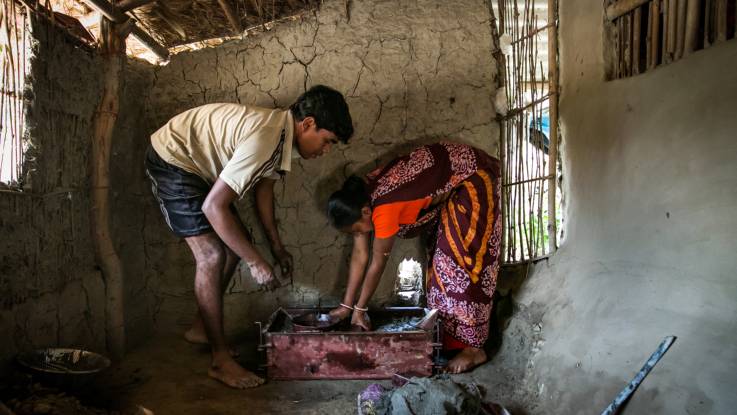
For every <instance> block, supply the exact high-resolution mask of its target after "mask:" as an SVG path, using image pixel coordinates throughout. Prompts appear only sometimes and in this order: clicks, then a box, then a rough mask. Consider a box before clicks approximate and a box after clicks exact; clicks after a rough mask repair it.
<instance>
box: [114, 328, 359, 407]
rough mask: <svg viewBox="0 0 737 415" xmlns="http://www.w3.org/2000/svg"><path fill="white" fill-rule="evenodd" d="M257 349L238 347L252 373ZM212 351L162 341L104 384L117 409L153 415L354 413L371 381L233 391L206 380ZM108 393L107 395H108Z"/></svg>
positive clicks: (140, 352) (287, 383)
mask: <svg viewBox="0 0 737 415" xmlns="http://www.w3.org/2000/svg"><path fill="white" fill-rule="evenodd" d="M255 346H256V345H255V344H251V343H246V344H242V345H240V347H239V348H238V351H239V352H240V353H241V355H242V356H244V358H242V359H241V360H242V361H243V362H244V364H245V366H247V367H248V368H249V369H253V368H256V367H257V365H258V362H257V361H256V360H255V358H256V356H253V355H252V351H253V350H255ZM249 352H251V353H249ZM209 358H210V356H209V352H208V349H207V348H206V347H204V346H196V345H192V344H189V343H187V342H185V341H184V340H182V338H181V337H178V336H173V335H172V336H168V337H164V336H161V337H158V338H156V339H155V340H153V341H152V342H150V343H149V344H148V345H145V346H143V347H140V348H138V349H136V350H134V351H133V352H131V353H130V354H129V355H128V356H127V357H126V359H125V360H124V361H123V362H122V363H121V364H120V365H119V366H118V367H115V368H112V369H111V371H110V373H109V376H108V377H107V379H105V380H104V381H103V383H105V384H106V387H107V389H108V391H109V392H114V391H116V392H114V393H113V395H117V397H116V398H114V400H115V401H117V402H115V406H118V407H128V408H129V407H131V406H137V405H140V406H143V407H145V408H146V409H149V410H151V411H153V412H154V413H155V414H157V415H158V414H177V415H195V414H196V415H204V414H242V413H249V414H250V413H254V414H255V413H262V414H283V413H289V414H353V413H355V411H356V396H357V394H358V393H359V392H360V391H361V390H362V389H363V388H365V387H366V386H367V385H368V384H370V383H372V382H371V381H278V382H277V381H274V382H269V383H267V384H266V385H263V386H260V387H258V388H255V389H249V390H234V389H230V388H227V387H225V386H223V385H222V384H221V383H219V382H217V381H215V380H213V379H211V378H209V377H208V376H207V367H208V364H209ZM109 392H108V393H109Z"/></svg>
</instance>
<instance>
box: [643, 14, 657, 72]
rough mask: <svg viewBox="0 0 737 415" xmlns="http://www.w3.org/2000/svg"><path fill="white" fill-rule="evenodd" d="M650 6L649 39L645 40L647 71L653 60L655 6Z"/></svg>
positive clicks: (645, 69) (648, 20) (648, 15)
mask: <svg viewBox="0 0 737 415" xmlns="http://www.w3.org/2000/svg"><path fill="white" fill-rule="evenodd" d="M654 3H655V2H652V3H650V4H648V6H647V7H648V12H647V37H646V38H645V68H644V69H643V70H644V71H647V70H648V69H649V68H650V62H652V60H653V40H652V39H653V4H654Z"/></svg>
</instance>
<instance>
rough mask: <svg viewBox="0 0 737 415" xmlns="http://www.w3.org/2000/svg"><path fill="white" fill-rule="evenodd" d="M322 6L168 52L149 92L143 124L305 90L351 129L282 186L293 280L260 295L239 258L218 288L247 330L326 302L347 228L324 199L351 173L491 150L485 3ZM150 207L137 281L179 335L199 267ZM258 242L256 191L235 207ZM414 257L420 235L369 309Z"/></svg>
mask: <svg viewBox="0 0 737 415" xmlns="http://www.w3.org/2000/svg"><path fill="white" fill-rule="evenodd" d="M349 16H350V17H348V15H347V14H346V10H345V2H343V1H326V2H324V3H323V5H322V6H321V9H320V10H319V11H317V12H316V13H314V14H309V15H307V16H305V17H303V18H302V19H301V20H297V21H294V22H290V23H284V24H279V25H277V26H275V27H274V28H273V29H272V30H270V31H267V32H265V33H262V34H258V35H255V36H247V37H244V38H243V39H242V40H236V41H231V42H228V43H226V44H224V45H222V46H220V47H216V48H210V49H202V50H199V51H195V52H188V53H182V54H179V55H176V56H174V57H173V58H172V59H171V62H170V63H169V64H168V65H166V66H163V67H160V68H157V69H156V70H155V74H154V77H153V80H152V84H151V85H150V88H148V89H150V91H151V92H150V95H149V96H148V100H147V104H146V105H147V108H148V111H147V112H148V114H149V116H150V120H149V121H148V123H149V124H150V125H152V126H160V125H163V124H164V123H165V122H166V121H167V120H168V119H169V118H170V117H172V116H174V115H176V114H177V113H179V112H181V111H184V110H186V109H189V108H191V107H194V106H197V105H201V104H205V103H210V102H239V103H243V104H254V105H260V106H268V107H275V106H276V107H282V108H286V107H288V106H289V104H290V103H291V102H292V101H293V100H294V99H295V98H296V97H297V96H298V95H299V94H300V93H301V92H303V91H304V90H305V89H306V88H308V87H309V86H311V85H315V84H326V85H329V86H332V87H334V88H336V89H338V90H339V91H341V92H343V93H344V94H345V95H346V97H347V101H348V103H349V105H350V107H351V113H352V115H353V119H354V124H355V128H356V132H355V136H354V137H353V138H352V139H351V141H350V143H349V144H348V145H347V146H342V145H341V146H337V147H336V148H334V149H333V151H332V152H331V154H329V155H326V156H324V157H323V158H320V159H317V160H311V161H307V160H295V163H294V165H293V171H292V172H291V173H290V174H289V175H287V177H286V179H285V180H284V182H283V183H277V185H276V216H277V218H278V219H279V221H280V224H279V226H280V230H281V235H282V237H283V239H284V242H285V244H286V246H287V247H288V249H289V250H290V251H291V252H292V253H293V254H294V256H295V265H296V272H295V276H294V284H293V285H292V286H290V287H285V288H281V289H279V290H277V291H276V292H274V293H263V292H261V291H259V290H258V287H257V286H256V285H255V284H254V283H253V282H252V279H251V277H250V275H249V272H248V270H247V268H246V267H244V266H241V267H240V268H239V269H238V271H237V273H236V276H235V277H234V281H233V282H232V285H231V286H230V287H229V289H228V294H227V296H226V302H225V303H226V323H227V326H228V327H229V328H230V329H236V330H237V329H242V328H244V327H248V326H251V325H252V321H253V320H255V319H263V318H265V317H266V315H267V314H268V313H269V312H270V311H272V310H274V309H275V308H276V307H277V306H278V305H302V304H306V305H314V304H316V303H317V302H318V301H321V302H322V304H326V303H332V304H335V303H336V301H337V300H338V299H339V298H340V297H341V296H342V292H343V289H344V287H345V282H346V281H345V280H346V275H347V264H348V262H347V261H348V256H349V253H350V246H351V241H350V237H349V236H347V235H344V234H341V233H339V232H337V231H335V230H333V229H331V228H330V227H329V225H328V222H327V220H326V218H325V216H324V214H323V211H324V205H325V201H326V199H327V197H328V195H329V194H330V193H331V192H332V191H333V190H335V189H337V187H338V186H339V185H340V184H341V183H342V180H343V179H344V178H345V177H346V175H348V174H351V173H354V172H357V173H364V172H366V171H367V169H368V168H370V167H372V166H375V165H376V160H377V159H386V158H387V157H390V156H391V154H396V152H397V151H404V150H407V149H409V148H412V147H413V146H415V145H417V144H418V143H423V142H428V141H433V140H437V139H455V140H461V141H465V142H468V143H472V144H475V145H477V146H479V147H481V148H483V149H485V150H487V151H488V152H490V153H491V154H494V155H496V154H497V152H498V151H497V147H498V126H497V124H496V122H495V121H494V118H495V115H496V114H495V111H494V107H493V97H494V95H495V92H496V87H495V85H496V76H497V69H496V64H495V62H494V60H493V58H492V55H491V47H492V40H491V30H490V17H489V10H488V6H487V4H486V2H484V1H480V0H464V1H458V2H452V3H450V2H437V1H423V0H421V1H407V0H401V1H393V0H392V1H377V0H373V1H360V2H350V12H349ZM147 206H148V208H147V210H146V212H145V223H144V224H143V229H144V231H145V241H146V243H145V250H146V260H145V263H146V268H145V286H147V287H149V288H150V289H151V292H152V293H153V297H154V298H153V299H152V300H151V301H152V303H151V304H152V307H153V308H154V309H155V310H154V311H155V316H154V319H155V321H156V324H157V327H158V328H159V329H162V330H181V328H183V327H184V326H186V324H188V323H189V322H190V321H191V318H192V315H193V312H194V310H195V301H194V294H193V288H192V287H193V275H194V264H193V259H192V257H191V254H190V253H189V251H188V249H187V247H186V245H185V244H184V243H182V242H181V241H178V240H177V239H175V238H174V237H172V236H171V235H170V233H169V232H168V230H167V229H166V227H165V225H164V221H163V219H162V218H161V214H160V213H159V212H158V207H157V206H156V205H155V204H153V201H151V202H149V203H148V204H147ZM239 210H240V212H241V216H242V218H243V220H244V222H245V223H246V224H247V226H248V227H249V228H251V229H252V230H253V233H254V236H255V239H256V243H257V246H258V248H259V250H261V252H265V253H266V255H268V244H267V242H266V239H265V237H264V235H263V233H262V231H261V229H260V228H259V223H258V220H257V218H256V215H255V212H254V209H253V201H252V198H251V197H247V198H244V200H243V201H242V202H241V203H240V204H239ZM405 256H408V257H415V258H421V257H422V254H421V248H420V245H419V242H418V241H417V240H409V241H400V242H399V243H398V244H397V245H396V246H395V248H394V252H393V255H392V259H391V261H390V262H389V264H388V266H387V271H386V273H385V275H384V277H383V279H382V281H381V284H380V286H379V288H378V291H377V294H376V295H375V296H374V300H375V304H380V303H382V302H384V301H386V300H387V299H388V298H389V297H390V294H391V291H392V288H393V284H394V279H395V276H396V269H397V265H398V263H399V261H400V260H401V259H402V258H403V257H405Z"/></svg>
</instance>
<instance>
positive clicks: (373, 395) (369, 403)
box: [358, 375, 509, 415]
mask: <svg viewBox="0 0 737 415" xmlns="http://www.w3.org/2000/svg"><path fill="white" fill-rule="evenodd" d="M358 413H359V415H414V414H437V415H443V414H445V415H505V414H506V415H509V412H507V411H506V410H505V409H504V408H502V407H500V406H498V405H496V404H493V403H490V402H484V400H483V393H482V391H481V390H480V389H479V387H478V386H477V385H476V384H475V383H460V382H455V381H453V379H451V378H450V376H447V375H442V376H435V377H432V378H411V379H410V380H409V381H408V382H407V383H405V384H404V386H402V387H399V388H394V389H388V388H385V387H384V386H382V385H379V384H372V385H369V387H367V388H366V389H365V390H364V391H363V392H361V393H360V394H359V395H358Z"/></svg>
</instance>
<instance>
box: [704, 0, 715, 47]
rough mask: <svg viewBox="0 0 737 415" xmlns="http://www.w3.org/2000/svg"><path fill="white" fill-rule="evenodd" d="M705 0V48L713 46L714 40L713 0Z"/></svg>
mask: <svg viewBox="0 0 737 415" xmlns="http://www.w3.org/2000/svg"><path fill="white" fill-rule="evenodd" d="M705 1H706V4H705V5H704V49H706V48H708V47H709V46H711V40H712V36H711V31H712V25H711V15H712V9H713V7H712V6H713V4H712V0H705Z"/></svg>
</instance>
